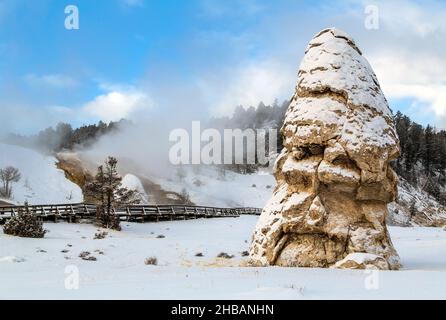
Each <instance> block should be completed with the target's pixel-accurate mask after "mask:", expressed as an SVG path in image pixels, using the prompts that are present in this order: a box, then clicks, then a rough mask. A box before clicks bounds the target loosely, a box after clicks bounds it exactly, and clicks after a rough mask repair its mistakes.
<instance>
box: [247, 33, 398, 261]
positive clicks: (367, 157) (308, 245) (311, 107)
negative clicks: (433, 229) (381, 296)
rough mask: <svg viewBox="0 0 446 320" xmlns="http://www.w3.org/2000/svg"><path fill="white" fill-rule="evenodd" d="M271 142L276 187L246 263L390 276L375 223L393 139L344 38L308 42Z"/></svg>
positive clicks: (374, 86) (367, 76) (389, 249)
mask: <svg viewBox="0 0 446 320" xmlns="http://www.w3.org/2000/svg"><path fill="white" fill-rule="evenodd" d="M281 133H282V135H283V138H284V149H283V150H282V152H281V153H280V155H279V157H278V158H277V160H276V163H275V168H274V175H275V178H276V180H277V186H276V188H275V190H274V193H273V196H272V198H271V199H270V200H269V202H268V204H267V205H266V207H265V208H264V210H263V212H262V214H261V216H260V219H259V221H258V223H257V226H256V229H255V232H254V235H253V241H252V244H251V249H250V263H251V264H252V265H255V266H267V265H278V266H287V267H298V266H299V267H337V268H355V269H382V270H389V269H391V270H395V269H398V268H399V267H400V263H399V257H398V254H397V253H396V251H395V249H394V247H393V245H392V242H391V240H390V237H389V233H388V231H387V228H386V225H385V220H386V216H387V203H389V202H392V201H394V200H395V198H396V192H397V176H396V174H395V172H394V171H393V170H392V169H391V167H390V165H389V162H390V161H391V160H393V159H395V158H397V157H398V155H399V152H400V150H399V140H398V136H397V134H396V130H395V127H394V123H393V119H392V114H391V111H390V109H389V106H388V103H387V100H386V98H385V97H384V95H383V93H382V91H381V88H380V86H379V83H378V80H377V78H376V76H375V74H374V72H373V70H372V68H371V67H370V65H369V63H368V62H367V60H366V59H365V58H364V57H363V56H362V53H361V51H360V50H359V48H358V47H357V46H356V44H355V42H354V41H353V40H352V39H351V38H350V37H349V36H348V35H347V34H345V33H344V32H342V31H340V30H337V29H334V28H331V29H325V30H323V31H321V32H320V33H318V34H317V35H316V36H315V37H314V38H313V39H312V40H311V41H310V43H309V45H308V47H307V50H306V52H305V56H304V58H303V61H302V63H301V66H300V70H299V73H298V83H297V87H296V93H295V94H294V96H293V98H292V100H291V103H290V106H289V107H288V110H287V113H286V117H285V122H284V124H283V127H282V129H281Z"/></svg>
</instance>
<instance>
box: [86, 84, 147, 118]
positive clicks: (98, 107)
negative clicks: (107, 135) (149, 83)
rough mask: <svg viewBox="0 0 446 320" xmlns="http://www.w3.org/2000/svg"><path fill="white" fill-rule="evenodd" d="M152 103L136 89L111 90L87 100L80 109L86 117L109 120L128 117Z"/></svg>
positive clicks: (145, 108)
mask: <svg viewBox="0 0 446 320" xmlns="http://www.w3.org/2000/svg"><path fill="white" fill-rule="evenodd" d="M152 104H153V103H152V101H151V99H150V98H149V97H148V96H147V95H146V94H144V93H142V92H140V91H137V90H131V91H121V92H120V91H111V92H108V93H106V94H102V95H99V96H97V97H96V98H94V99H93V100H92V101H90V102H87V103H86V104H84V105H83V106H82V108H81V110H82V112H83V113H85V115H87V116H88V117H92V118H95V119H100V120H102V121H106V122H109V121H118V120H120V119H123V118H126V119H129V118H131V117H132V116H133V115H135V114H136V113H137V112H140V111H144V110H147V109H149V108H150V107H151V106H152Z"/></svg>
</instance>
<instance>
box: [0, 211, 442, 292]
mask: <svg viewBox="0 0 446 320" xmlns="http://www.w3.org/2000/svg"><path fill="white" fill-rule="evenodd" d="M256 221H257V217H254V216H245V217H241V218H223V219H209V220H188V221H175V222H162V223H146V224H136V223H123V224H122V226H123V231H122V232H110V233H109V236H108V237H107V238H105V239H102V240H94V239H93V237H94V234H95V233H96V232H97V229H96V228H95V227H93V226H92V225H86V224H67V223H58V224H53V223H47V224H45V228H47V229H49V230H50V232H49V233H48V234H47V235H46V237H45V238H44V239H22V238H15V237H10V236H6V235H4V234H3V233H2V232H1V231H0V243H1V246H0V299H16V298H18V299H22V298H32V299H369V298H370V299H415V298H421V299H427V298H429V299H439V298H442V299H445V298H446V231H443V230H442V229H436V228H399V227H391V228H390V232H391V235H392V239H393V241H394V244H395V247H396V248H397V250H398V252H399V254H400V256H401V258H402V262H403V264H404V269H403V270H402V271H380V272H372V273H371V272H368V273H367V272H365V271H361V270H333V269H305V268H278V267H271V268H247V267H241V266H240V265H241V264H243V260H244V259H246V258H243V257H242V256H241V252H243V251H245V250H247V249H248V245H249V239H250V235H251V232H252V230H253V228H254V225H255V223H256ZM160 235H163V236H164V238H162V237H159V236H160ZM62 251H65V252H62ZM83 251H89V252H90V253H91V256H94V257H96V258H97V261H84V260H82V259H81V258H79V257H78V256H79V254H80V253H81V252H83ZM99 251H100V252H99ZM198 252H201V253H202V254H203V257H196V256H195V255H196V253H198ZM220 252H226V253H228V254H229V255H234V258H232V259H221V258H216V256H217V255H218V254H219V253H220ZM101 253H102V254H101ZM151 256H154V257H156V258H157V260H158V265H157V266H153V265H145V263H144V260H145V259H146V258H147V257H151ZM73 266H74V268H73ZM67 267H68V268H67ZM73 270H74V271H73ZM77 270H78V272H79V288H78V289H71V290H68V289H66V288H65V282H66V279H73V278H72V277H73V276H75V274H76V271H77ZM65 272H68V273H67V274H65ZM67 282H69V281H67ZM69 283H71V284H73V282H69ZM69 287H70V286H69Z"/></svg>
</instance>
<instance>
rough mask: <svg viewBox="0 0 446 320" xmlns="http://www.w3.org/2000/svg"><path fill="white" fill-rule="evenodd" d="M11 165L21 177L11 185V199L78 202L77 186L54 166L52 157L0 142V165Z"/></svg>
mask: <svg viewBox="0 0 446 320" xmlns="http://www.w3.org/2000/svg"><path fill="white" fill-rule="evenodd" d="M6 166H14V167H16V168H18V169H19V170H20V172H21V175H22V178H21V180H20V181H19V182H18V183H15V184H14V185H13V199H12V201H14V202H15V203H23V202H24V201H25V200H27V201H28V202H29V203H30V204H46V203H67V202H73V203H74V202H82V200H83V196H82V191H81V189H80V188H79V187H78V186H77V185H75V184H74V183H72V182H70V181H68V180H67V179H66V178H65V175H64V173H63V171H61V170H59V169H57V167H56V159H55V158H54V157H46V156H43V155H42V154H40V153H38V152H36V151H34V150H30V149H25V148H22V147H18V146H12V145H7V144H0V168H4V167H6Z"/></svg>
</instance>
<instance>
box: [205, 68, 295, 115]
mask: <svg viewBox="0 0 446 320" xmlns="http://www.w3.org/2000/svg"><path fill="white" fill-rule="evenodd" d="M222 77H223V78H222ZM296 80H297V76H296V68H287V66H286V65H285V66H284V65H282V64H280V63H278V62H276V61H274V60H265V61H257V62H252V63H249V64H241V65H240V66H238V67H237V68H236V69H230V70H228V71H227V74H225V75H223V74H219V75H217V76H216V78H213V79H211V78H209V77H204V78H203V79H202V80H201V83H200V86H201V89H202V92H204V94H205V95H208V96H209V97H210V99H209V100H211V101H210V107H211V110H212V114H213V115H215V116H222V115H229V114H231V113H232V112H233V110H234V109H235V107H236V106H237V105H243V106H245V107H248V106H254V107H257V105H258V104H259V102H260V101H263V102H264V103H265V104H272V103H273V102H274V100H275V99H288V98H290V94H291V93H292V91H293V87H294V85H295V82H296Z"/></svg>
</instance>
